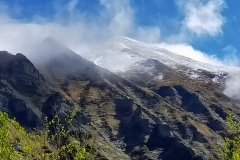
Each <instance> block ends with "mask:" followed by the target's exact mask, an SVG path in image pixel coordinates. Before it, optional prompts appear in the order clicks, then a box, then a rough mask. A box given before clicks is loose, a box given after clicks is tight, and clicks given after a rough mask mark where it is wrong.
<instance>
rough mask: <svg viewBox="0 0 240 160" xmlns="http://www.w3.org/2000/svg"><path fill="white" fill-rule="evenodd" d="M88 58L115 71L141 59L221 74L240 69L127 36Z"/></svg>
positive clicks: (124, 68) (109, 43) (178, 68)
mask: <svg viewBox="0 0 240 160" xmlns="http://www.w3.org/2000/svg"><path fill="white" fill-rule="evenodd" d="M85 57H86V58H88V59H90V60H91V61H93V62H95V64H97V65H100V66H101V67H103V68H106V69H109V70H111V71H113V72H118V71H126V70H127V69H128V68H129V67H132V66H134V65H135V64H136V63H137V62H139V61H144V60H147V59H155V60H158V61H159V62H161V63H163V64H165V65H167V66H169V67H171V68H173V69H176V70H181V69H183V68H184V69H185V71H187V70H191V71H198V70H205V71H208V72H212V73H216V74H220V73H225V72H235V71H240V68H237V67H228V66H213V65H211V64H207V63H202V62H198V61H195V60H192V59H190V58H188V57H185V56H182V55H179V54H176V53H173V52H170V51H168V50H166V49H164V48H161V47H160V46H159V45H157V44H148V43H143V42H139V41H137V40H134V39H130V38H127V37H118V38H115V39H114V40H111V41H109V42H107V43H106V44H105V45H104V46H102V47H101V48H99V49H98V50H97V51H94V52H92V54H89V53H88V54H87V55H86V56H85Z"/></svg>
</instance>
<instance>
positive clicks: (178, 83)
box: [0, 38, 240, 160]
mask: <svg viewBox="0 0 240 160" xmlns="http://www.w3.org/2000/svg"><path fill="white" fill-rule="evenodd" d="M124 39H125V38H124ZM131 41H132V40H131ZM124 43H125V42H124ZM135 43H136V42H133V41H132V42H127V43H125V44H124V45H125V46H124V47H122V45H123V43H122V42H119V43H116V44H115V46H112V47H113V49H116V47H119V48H127V47H126V45H133V44H134V46H136V44H135ZM138 43H139V42H138ZM146 48H148V49H146ZM149 48H152V47H149V46H142V44H141V45H138V46H137V47H136V48H134V49H133V48H130V49H129V48H128V49H123V50H120V51H121V54H120V57H118V58H124V57H125V55H127V57H128V56H135V58H136V59H135V58H130V59H131V60H134V62H133V63H132V62H131V63H129V67H128V69H127V70H125V69H124V72H118V74H116V73H112V72H110V71H109V70H106V69H103V68H101V67H99V66H97V65H95V64H94V63H92V62H90V61H88V60H86V59H84V58H82V57H81V56H79V55H77V54H76V53H74V52H73V51H71V50H70V49H68V48H66V47H64V46H62V45H61V44H59V43H58V42H56V41H54V40H53V39H51V38H48V39H47V40H45V41H44V42H43V43H42V44H41V45H40V47H39V48H38V49H37V52H35V53H33V54H32V57H30V60H31V61H33V62H34V65H35V66H36V68H37V69H38V70H39V72H40V73H42V74H43V75H44V78H43V79H44V81H42V80H41V78H40V80H38V79H37V80H38V81H37V83H38V84H40V86H41V87H40V88H41V89H42V90H41V91H40V90H39V91H40V92H37V91H38V89H36V91H35V90H34V91H31V92H30V93H31V94H29V93H28V92H27V93H25V91H24V92H21V90H17V88H16V87H14V85H12V84H11V83H10V81H11V78H12V79H15V78H16V77H18V76H15V74H9V73H8V74H7V75H8V78H5V79H2V80H1V85H2V87H1V89H0V90H1V92H0V107H1V108H0V109H1V110H4V109H5V110H8V111H9V112H10V113H14V112H13V111H11V110H10V108H11V106H19V104H21V103H14V104H13V105H6V104H9V103H8V101H7V100H8V99H9V97H11V95H7V94H6V93H8V92H10V93H11V94H13V95H14V96H16V97H18V98H19V99H21V101H22V102H23V103H26V104H28V105H26V106H30V105H29V104H30V103H31V104H33V105H32V107H31V108H30V109H28V111H31V112H34V113H36V114H35V115H37V117H40V118H39V120H41V118H42V117H43V116H45V115H47V116H52V114H55V113H56V112H57V113H60V114H61V115H63V116H64V115H67V114H69V112H70V111H71V110H72V109H73V108H78V109H79V110H80V112H79V113H78V115H77V117H76V119H75V120H74V125H75V126H76V128H81V129H83V130H85V131H87V132H95V130H96V129H97V132H98V134H99V137H98V140H97V144H96V148H97V149H98V150H99V153H100V154H101V155H102V159H124V160H125V159H149V160H150V159H151V160H155V159H186V160H187V159H219V153H218V146H220V140H222V138H223V136H225V135H228V133H227V132H226V125H225V121H224V120H225V119H226V115H227V109H228V110H230V111H232V112H233V113H236V114H239V110H238V107H239V106H240V102H239V101H238V100H233V99H230V98H228V97H227V96H225V95H224V94H223V92H222V88H221V86H219V85H218V84H217V83H214V82H213V81H212V78H214V76H216V75H218V73H220V72H221V74H222V72H225V71H226V69H225V68H223V69H221V68H220V69H218V70H217V72H215V73H213V72H210V71H208V70H207V69H206V70H203V69H205V68H206V67H205V66H204V67H205V68H201V67H200V69H201V70H197V69H196V68H193V67H191V69H192V70H193V71H196V72H197V73H198V75H199V76H200V77H201V78H197V79H196V78H192V77H191V76H189V74H183V72H184V73H187V72H185V71H187V70H188V69H189V68H190V66H186V65H185V66H184V67H183V66H180V65H179V64H177V63H176V62H175V61H174V60H171V59H169V58H166V56H169V55H167V53H165V51H164V53H162V55H160V57H164V56H165V58H161V59H157V58H159V53H156V54H155V55H158V56H156V57H152V58H151V57H143V58H142V59H139V58H138V57H141V56H142V55H144V54H145V56H147V55H148V54H146V53H148V51H149V52H150V51H151V52H152V49H151V50H150V49H149ZM144 50H146V51H144ZM115 51H116V53H119V49H118V48H117V49H116V50H115ZM143 51H144V52H143ZM109 54H115V52H113V50H112V48H109ZM164 54H166V55H164ZM169 54H170V53H169ZM171 54H172V53H171ZM171 54H170V55H171ZM139 55H141V56H139ZM153 55H154V54H153ZM18 56H19V55H18ZM122 56H123V57H122ZM0 57H1V54H0ZM3 57H4V58H3ZM14 57H17V55H16V56H13V55H9V54H6V53H4V54H2V57H1V60H2V61H1V60H0V66H2V69H1V70H2V72H0V73H1V74H0V75H1V77H6V73H5V72H6V71H5V70H6V68H9V66H10V65H9V64H11V63H9V62H10V61H11V60H12V59H14ZM107 57H110V56H107ZM170 57H171V56H170ZM39 58H40V59H39ZM125 58H126V57H125ZM3 59H4V60H3ZM24 59H25V60H24V61H20V62H19V63H21V64H22V65H23V66H29V65H30V64H31V63H30V62H29V61H27V62H28V63H27V65H26V64H25V62H26V58H24ZM103 59H105V58H104V54H103V56H102V60H103ZM179 59H180V58H179ZM181 59H182V58H181ZM95 60H96V59H95ZM99 60H100V59H99ZM102 60H100V61H99V63H100V62H103V61H102ZM105 60H106V59H105ZM125 61H126V62H129V61H128V59H127V58H126V59H120V62H125ZM186 61H188V60H186ZM108 62H110V61H108ZM115 62H116V64H115V65H117V64H118V61H112V63H113V64H114V63H115ZM195 63H196V64H195ZM106 64H107V63H106ZM133 64H134V65H133ZM192 65H196V66H197V67H199V66H201V65H202V64H200V65H199V64H198V63H197V62H195V61H191V66H192ZM30 66H32V67H34V66H33V65H30ZM172 66H174V67H172ZM37 69H35V72H36V73H37V75H38V76H39V77H43V76H42V75H41V74H40V73H39V72H38V70H37ZM115 71H116V70H115ZM218 71H220V72H218ZM18 72H20V71H17V73H18ZM35 72H31V74H30V75H28V76H27V77H28V78H27V79H29V81H31V82H32V83H29V84H34V82H35V81H36V78H32V77H37V76H34V75H35V74H34V73H35ZM21 73H22V74H21V75H26V74H27V73H25V72H21ZM223 76H224V75H223ZM29 77H31V78H29ZM23 79H25V78H23ZM6 80H7V82H5V81H6ZM220 80H221V79H220ZM206 82H207V83H206ZM17 86H18V85H17ZM36 102H37V103H36ZM18 113H19V115H22V113H21V112H18ZM13 116H15V115H13ZM28 117H29V116H28ZM19 119H20V120H21V121H22V122H26V121H27V117H25V116H24V117H23V116H22V117H20V118H19ZM33 121H34V120H33ZM28 125H29V124H28Z"/></svg>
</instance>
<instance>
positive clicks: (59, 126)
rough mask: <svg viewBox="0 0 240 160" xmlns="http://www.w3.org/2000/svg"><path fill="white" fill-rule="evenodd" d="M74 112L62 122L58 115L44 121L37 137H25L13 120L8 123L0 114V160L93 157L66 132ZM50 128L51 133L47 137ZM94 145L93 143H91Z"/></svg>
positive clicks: (92, 153)
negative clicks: (51, 128) (43, 125)
mask: <svg viewBox="0 0 240 160" xmlns="http://www.w3.org/2000/svg"><path fill="white" fill-rule="evenodd" d="M76 112H77V111H76V110H74V111H73V112H72V113H71V114H70V116H69V117H68V118H65V119H64V122H61V121H60V118H59V116H58V115H56V116H54V118H53V119H52V120H50V121H48V120H47V118H45V127H44V129H43V130H42V131H41V132H40V134H34V133H27V132H26V131H25V130H24V128H22V127H21V126H20V125H19V123H18V122H17V121H16V120H15V119H9V118H8V115H7V113H3V112H0V157H1V160H23V159H24V160H32V159H35V160H50V159H51V160H60V159H64V160H70V159H73V160H90V159H93V158H94V157H95V155H96V152H95V151H93V149H92V147H93V146H91V149H90V150H87V145H86V144H85V143H83V144H81V143H80V141H79V140H78V139H76V138H74V136H73V137H72V138H71V135H70V129H69V128H67V127H66V124H68V125H70V126H71V123H72V120H73V118H74V116H75V114H76ZM50 127H53V133H52V134H50ZM94 141H95V139H94Z"/></svg>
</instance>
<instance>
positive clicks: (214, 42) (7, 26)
mask: <svg viewBox="0 0 240 160" xmlns="http://www.w3.org/2000/svg"><path fill="white" fill-rule="evenodd" d="M239 8H240V1H236V0H235V1H234V0H228V1H227V0H225V1H224V0H118V1H117V0H116V1H114V0H56V1H49V0H0V29H2V31H3V35H2V37H0V49H6V50H7V49H9V50H12V51H13V52H17V50H19V51H21V52H24V51H25V48H26V46H27V44H29V43H30V42H28V41H27V39H28V40H30V41H31V43H33V42H34V41H36V43H37V42H38V41H40V39H42V38H44V36H52V37H55V38H57V39H60V40H61V41H63V42H65V43H66V45H68V46H69V47H70V48H72V49H73V50H75V51H78V52H81V50H80V49H79V48H80V47H79V46H81V48H84V47H83V46H82V45H79V44H85V45H89V44H90V43H91V44H93V43H98V42H101V41H105V40H107V39H109V38H111V37H113V36H118V35H120V36H121V35H123V36H128V37H131V38H135V39H138V40H140V41H145V42H148V43H162V44H163V46H165V47H166V48H167V49H169V50H171V48H173V49H172V51H174V52H186V56H189V57H190V58H192V57H197V58H195V59H196V60H198V58H199V59H200V60H202V59H201V56H202V55H203V56H205V57H206V58H210V59H211V60H213V61H214V62H215V61H219V60H220V61H223V62H224V63H227V64H230V65H239V57H240V55H239V53H240V52H239V51H240V43H239V40H238V39H239V35H240V11H239ZM1 27H2V28H1ZM64 33H65V34H64ZM68 36H69V37H68ZM23 38H24V39H23ZM66 38H67V40H66ZM15 40H16V43H15V42H14V41H15ZM11 43H13V44H15V45H16V46H15V47H13V44H11ZM182 54H183V55H184V54H185V53H182ZM198 55H199V57H198ZM202 61H204V62H209V61H205V60H204V58H203V60H202ZM210 63H211V61H210Z"/></svg>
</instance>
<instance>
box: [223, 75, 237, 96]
mask: <svg viewBox="0 0 240 160" xmlns="http://www.w3.org/2000/svg"><path fill="white" fill-rule="evenodd" d="M239 81H240V73H233V74H231V76H230V77H229V79H228V80H227V81H226V83H225V90H224V93H225V94H226V95H227V96H229V97H232V98H235V99H240V83H239Z"/></svg>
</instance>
